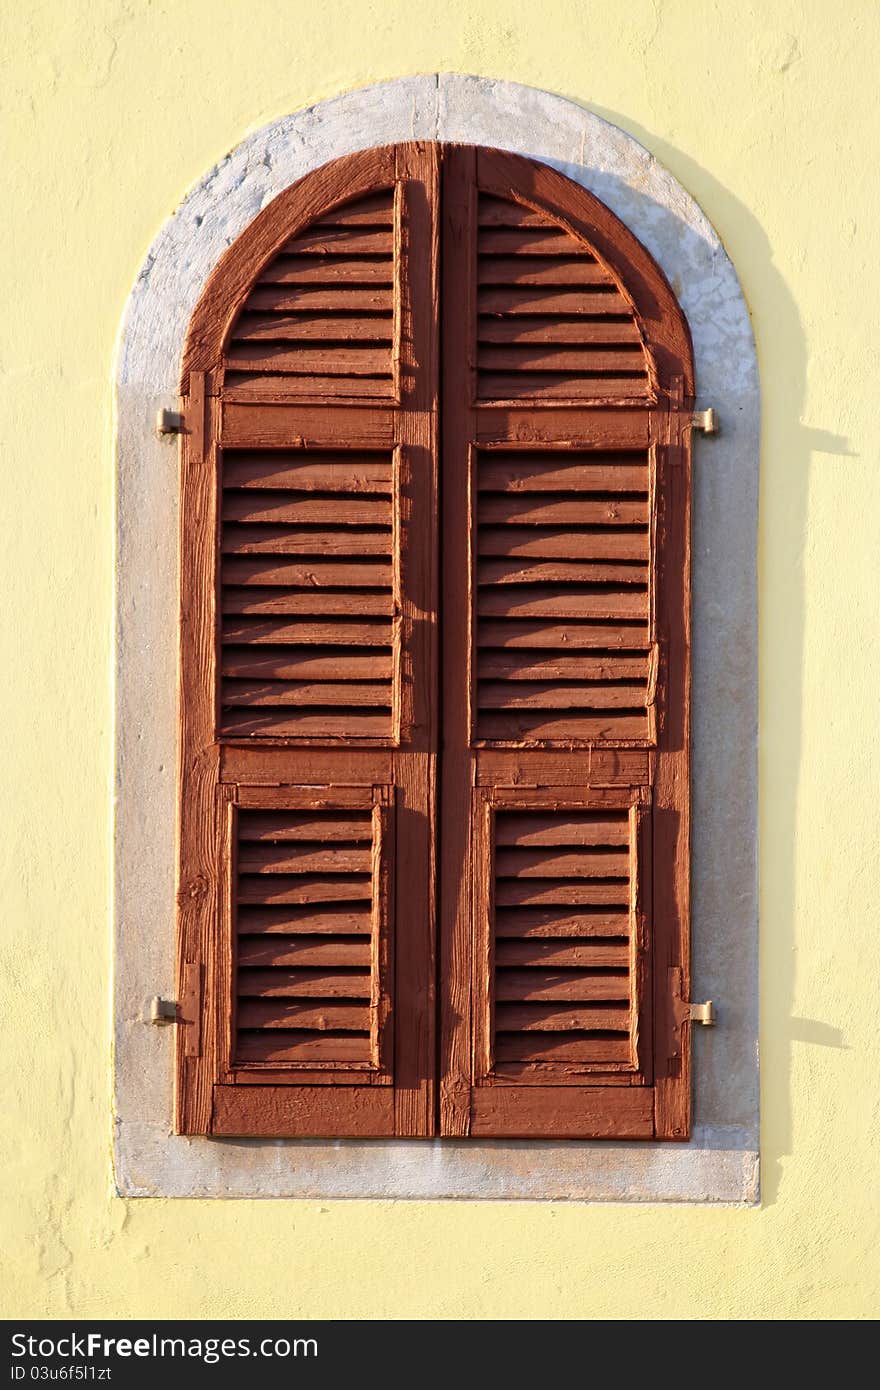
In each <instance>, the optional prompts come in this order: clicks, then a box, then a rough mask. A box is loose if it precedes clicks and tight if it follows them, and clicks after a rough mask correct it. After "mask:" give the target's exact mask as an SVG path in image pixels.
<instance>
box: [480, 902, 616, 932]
mask: <svg viewBox="0 0 880 1390" xmlns="http://www.w3.org/2000/svg"><path fill="white" fill-rule="evenodd" d="M497 906H498V908H499V909H501V910H500V911H497V912H496V913H495V935H496V937H497V938H498V939H499V940H500V939H502V938H510V939H512V940H521V939H526V940H540V941H543V940H545V939H546V938H548V937H560V938H563V939H565V940H568V939H569V938H570V937H580V936H591V937H594V936H599V937H621V938H623V937H625V936H627V935H628V933H629V916H628V904H624V903H621V904H620V905H619V907H618V908H617V909H616V910H611V911H609V910H608V909H607V907H597V906H595V905H590V906H589V910H587V911H583V912H576V913H572V912H566V911H565V910H564V908H533V907H523V906H522V905H521V904H518V903H517V904H514V905H513V906H512V907H511V908H510V910H509V911H508V910H504V909H505V906H506V905H505V904H504V903H498V904H497Z"/></svg>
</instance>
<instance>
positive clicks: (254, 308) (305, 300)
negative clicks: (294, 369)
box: [242, 285, 394, 315]
mask: <svg viewBox="0 0 880 1390" xmlns="http://www.w3.org/2000/svg"><path fill="white" fill-rule="evenodd" d="M393 308H394V297H393V294H392V292H391V290H390V289H389V288H386V287H385V286H379V285H376V286H372V287H370V288H367V289H362V288H361V287H360V286H351V285H340V286H339V288H338V289H337V288H334V287H333V286H331V285H321V286H316V287H313V288H311V289H308V288H306V289H295V288H292V287H290V286H285V285H274V286H266V287H264V288H263V289H256V290H252V291H251V293H250V295H249V297H248V299H247V301H246V303H245V306H244V309H243V310H242V313H252V314H266V313H276V314H288V313H309V314H338V313H348V314H358V313H361V314H370V315H372V314H390V313H391V311H392V309H393Z"/></svg>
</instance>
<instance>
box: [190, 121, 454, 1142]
mask: <svg viewBox="0 0 880 1390" xmlns="http://www.w3.org/2000/svg"><path fill="white" fill-rule="evenodd" d="M437 170H438V157H437V152H436V150H434V149H432V148H431V147H419V146H416V145H410V146H401V147H398V148H396V149H386V150H376V151H370V152H367V153H365V154H362V155H357V156H352V157H351V158H349V159H346V160H342V161H339V162H337V163H336V164H334V165H331V166H328V167H327V168H326V169H323V170H320V171H318V172H317V173H316V174H314V175H311V176H309V177H308V178H306V179H304V180H302V181H301V182H300V183H299V184H297V185H296V186H295V187H294V188H292V189H290V190H288V191H287V192H286V193H284V194H282V195H281V196H280V197H279V198H277V199H276V200H275V201H274V202H273V203H272V204H271V205H270V206H269V207H268V208H267V209H266V210H265V211H264V212H263V213H262V214H261V215H260V216H259V217H258V218H257V219H256V220H255V221H254V223H253V224H252V225H251V226H250V227H249V228H248V229H247V231H246V232H245V233H244V235H243V236H242V237H241V238H240V239H239V240H238V241H237V242H236V243H235V244H234V246H233V247H231V249H230V251H229V252H228V253H227V255H226V256H225V257H224V259H223V261H222V262H221V264H220V265H219V266H218V268H217V270H216V272H215V273H214V275H213V276H212V278H211V281H210V282H209V284H208V286H207V288H206V291H205V294H204V296H203V298H202V301H201V303H200V305H199V307H198V309H197V311H196V313H195V315H194V318H193V322H192V325H191V329H190V335H189V340H188V347H187V352H186V359H185V363H184V372H183V392H184V401H185V416H186V435H185V442H184V449H183V492H182V498H183V502H182V531H181V549H182V555H183V569H182V657H181V822H180V827H181V830H180V838H181V868H180V895H179V896H180V923H179V951H180V969H179V976H180V984H181V998H182V1011H183V1018H184V1026H183V1027H181V1028H180V1029H179V1030H178V1032H179V1035H180V1044H179V1048H178V1090H177V1096H178V1102H177V1122H178V1127H179V1128H180V1129H181V1130H183V1131H184V1132H187V1133H211V1134H252V1135H258V1134H266V1135H284V1134H290V1135H359V1136H371V1135H377V1136H379V1135H390V1134H427V1133H431V1132H432V1130H433V1126H434V1100H433V1051H434V1043H433V1035H434V1030H433V1023H432V1019H433V1013H434V1007H435V1005H434V945H433V937H434V901H433V882H432V871H431V865H432V860H433V854H434V799H433V781H434V757H435V752H434V750H435V747H436V730H435V726H434V723H433V720H434V714H433V710H434V703H433V701H432V699H431V691H432V689H433V687H434V686H435V684H436V663H435V654H434V648H435V643H436V631H435V625H434V622H433V617H432V615H433V614H435V613H436V607H437V600H436V579H435V573H436V559H435V544H436V540H435V533H436V525H435V503H434V498H435V495H436V437H437V396H436V392H437V369H436V357H437V348H436V333H437V328H436V323H437V318H436V295H437V286H436V280H437V233H436V210H437V196H436V183H437ZM401 880H402V881H403V882H405V883H406V884H407V892H406V895H405V900H404V901H401V895H400V894H399V893H397V891H396V884H397V883H398V881H401Z"/></svg>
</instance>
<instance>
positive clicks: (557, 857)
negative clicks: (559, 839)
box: [495, 845, 629, 880]
mask: <svg viewBox="0 0 880 1390" xmlns="http://www.w3.org/2000/svg"><path fill="white" fill-rule="evenodd" d="M495 873H496V875H497V877H498V879H499V880H501V879H507V878H623V879H626V878H628V876H629V846H628V845H627V846H626V847H625V848H623V849H620V850H617V851H613V850H610V849H606V848H600V849H597V848H594V847H593V846H589V847H585V848H581V849H571V850H568V852H565V853H563V852H562V851H561V850H560V849H558V848H549V847H548V846H546V845H545V846H544V847H543V848H541V849H530V848H527V847H522V846H516V847H515V848H510V849H498V850H497V851H496V854H495Z"/></svg>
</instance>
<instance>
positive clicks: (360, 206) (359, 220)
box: [312, 188, 394, 227]
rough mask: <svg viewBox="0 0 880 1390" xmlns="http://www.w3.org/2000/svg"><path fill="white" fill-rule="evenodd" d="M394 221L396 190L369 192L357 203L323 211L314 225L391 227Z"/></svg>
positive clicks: (344, 204)
mask: <svg viewBox="0 0 880 1390" xmlns="http://www.w3.org/2000/svg"><path fill="white" fill-rule="evenodd" d="M393 223H394V190H393V188H387V189H385V190H383V191H382V192H376V193H368V194H366V196H365V197H362V198H358V200H357V202H355V203H343V204H342V205H341V206H340V207H336V208H332V209H331V210H330V211H329V212H325V213H323V214H322V215H321V216H320V217H318V218H316V220H315V221H314V222H313V223H312V226H314V227H363V226H369V227H391V226H392V225H393Z"/></svg>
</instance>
